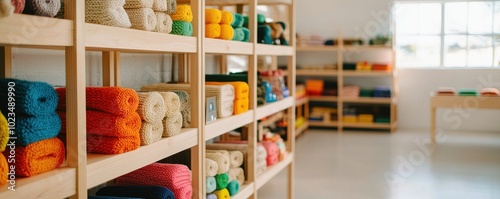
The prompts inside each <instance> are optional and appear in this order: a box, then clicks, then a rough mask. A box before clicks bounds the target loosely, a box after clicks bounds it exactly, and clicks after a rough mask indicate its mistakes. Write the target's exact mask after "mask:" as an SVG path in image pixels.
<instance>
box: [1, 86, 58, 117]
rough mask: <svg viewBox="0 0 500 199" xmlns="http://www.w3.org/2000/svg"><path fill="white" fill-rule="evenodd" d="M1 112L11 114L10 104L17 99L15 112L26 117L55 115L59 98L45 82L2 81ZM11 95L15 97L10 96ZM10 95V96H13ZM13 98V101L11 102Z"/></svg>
mask: <svg viewBox="0 0 500 199" xmlns="http://www.w3.org/2000/svg"><path fill="white" fill-rule="evenodd" d="M0 89H1V90H2V92H0V110H1V111H2V112H3V113H10V112H11V111H10V110H9V106H8V104H9V103H11V102H13V101H12V100H13V98H14V99H15V112H16V113H23V114H26V115H49V114H53V113H54V111H55V108H56V107H57V103H58V97H57V93H56V92H55V91H54V88H53V87H52V86H50V85H49V84H47V83H45V82H33V81H25V80H18V79H0ZM9 93H12V94H14V95H15V96H9ZM12 94H10V95H12ZM9 98H11V101H9Z"/></svg>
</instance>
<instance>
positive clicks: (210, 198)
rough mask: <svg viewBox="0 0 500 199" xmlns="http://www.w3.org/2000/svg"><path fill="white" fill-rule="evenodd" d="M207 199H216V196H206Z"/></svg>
mask: <svg viewBox="0 0 500 199" xmlns="http://www.w3.org/2000/svg"><path fill="white" fill-rule="evenodd" d="M207 199H217V196H216V195H215V194H213V193H211V194H207Z"/></svg>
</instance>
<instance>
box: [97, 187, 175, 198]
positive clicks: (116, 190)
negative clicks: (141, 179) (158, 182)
mask: <svg viewBox="0 0 500 199" xmlns="http://www.w3.org/2000/svg"><path fill="white" fill-rule="evenodd" d="M96 195H98V196H108V197H109V196H112V197H116V196H117V197H133V198H162V199H175V197H174V193H173V192H172V191H170V190H169V189H167V188H165V187H161V186H109V187H104V188H101V189H99V191H97V193H96Z"/></svg>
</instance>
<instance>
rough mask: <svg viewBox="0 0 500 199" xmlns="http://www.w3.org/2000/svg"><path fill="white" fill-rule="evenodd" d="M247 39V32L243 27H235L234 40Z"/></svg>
mask: <svg viewBox="0 0 500 199" xmlns="http://www.w3.org/2000/svg"><path fill="white" fill-rule="evenodd" d="M244 39H245V32H243V30H242V28H234V35H233V39H232V40H233V41H243V40H244Z"/></svg>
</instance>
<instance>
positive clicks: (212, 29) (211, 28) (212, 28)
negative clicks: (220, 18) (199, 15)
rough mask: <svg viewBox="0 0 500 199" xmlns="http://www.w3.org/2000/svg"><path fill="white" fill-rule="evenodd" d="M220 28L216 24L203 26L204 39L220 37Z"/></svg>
mask: <svg viewBox="0 0 500 199" xmlns="http://www.w3.org/2000/svg"><path fill="white" fill-rule="evenodd" d="M220 33H221V27H220V25H219V24H217V23H210V24H205V37H206V38H217V37H219V36H220Z"/></svg>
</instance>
